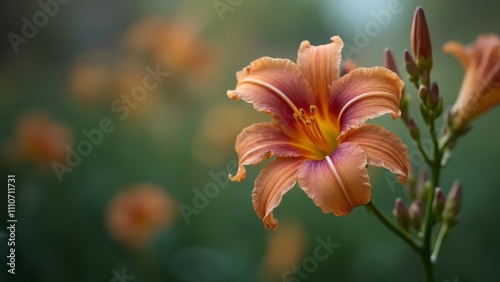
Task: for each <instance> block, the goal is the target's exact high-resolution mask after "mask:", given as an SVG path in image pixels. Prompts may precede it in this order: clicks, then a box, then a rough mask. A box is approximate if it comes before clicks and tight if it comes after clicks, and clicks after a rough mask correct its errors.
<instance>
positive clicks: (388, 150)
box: [341, 124, 411, 184]
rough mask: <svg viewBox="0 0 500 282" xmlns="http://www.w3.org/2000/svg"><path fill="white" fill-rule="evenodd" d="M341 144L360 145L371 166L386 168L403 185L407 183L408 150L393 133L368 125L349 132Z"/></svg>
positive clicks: (408, 170) (408, 168)
mask: <svg viewBox="0 0 500 282" xmlns="http://www.w3.org/2000/svg"><path fill="white" fill-rule="evenodd" d="M341 142H352V143H356V144H358V145H359V146H360V147H361V149H363V151H365V154H366V156H367V160H368V164H369V165H373V166H377V167H383V168H386V169H388V170H389V171H391V172H392V173H394V174H396V175H398V180H399V181H400V182H401V183H402V184H405V183H406V178H407V177H408V173H409V172H410V168H411V165H410V157H409V155H408V148H407V147H406V145H405V144H403V142H401V139H399V137H398V136H397V135H396V134H395V133H393V132H392V131H389V130H387V129H385V128H383V127H381V126H378V125H373V124H367V125H364V126H361V127H358V128H356V129H353V130H351V131H349V132H347V133H346V134H345V135H344V137H343V138H342V140H341Z"/></svg>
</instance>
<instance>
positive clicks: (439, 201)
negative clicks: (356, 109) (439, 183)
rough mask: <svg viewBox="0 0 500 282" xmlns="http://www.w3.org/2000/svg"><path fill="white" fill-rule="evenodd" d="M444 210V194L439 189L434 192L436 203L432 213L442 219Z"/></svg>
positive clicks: (433, 204)
mask: <svg viewBox="0 0 500 282" xmlns="http://www.w3.org/2000/svg"><path fill="white" fill-rule="evenodd" d="M443 209H444V194H443V191H442V190H441V188H439V187H437V188H436V189H435V190H434V201H433V203H432V212H433V213H434V214H435V215H436V216H437V217H441V213H442V212H443Z"/></svg>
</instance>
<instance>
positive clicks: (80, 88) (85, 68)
mask: <svg viewBox="0 0 500 282" xmlns="http://www.w3.org/2000/svg"><path fill="white" fill-rule="evenodd" d="M109 57H110V54H109V53H108V52H105V51H96V50H93V51H88V52H85V53H82V54H80V55H79V56H78V58H77V59H76V61H75V63H74V64H73V66H72V69H71V71H70V76H69V92H70V94H71V95H72V96H73V97H74V98H75V99H76V100H77V101H81V102H83V103H85V104H87V105H96V104H98V103H99V102H102V101H104V100H105V98H109V97H106V91H109V90H110V78H111V68H112V64H111V62H110V59H109Z"/></svg>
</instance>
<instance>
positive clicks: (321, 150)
mask: <svg viewBox="0 0 500 282" xmlns="http://www.w3.org/2000/svg"><path fill="white" fill-rule="evenodd" d="M317 111H318V109H317V108H316V106H315V105H311V106H310V107H309V114H308V113H306V111H305V110H304V109H303V108H301V109H300V110H298V112H295V113H294V114H293V117H294V118H295V120H296V121H297V122H298V126H297V129H298V131H299V140H298V141H299V142H300V143H301V147H303V148H304V149H305V150H307V151H308V152H309V153H310V155H308V156H307V157H309V158H310V159H314V160H322V159H323V158H324V157H325V156H328V155H330V154H331V153H332V152H333V151H335V148H337V145H338V141H337V136H338V131H337V130H336V129H335V127H334V126H333V125H330V124H329V123H328V122H327V121H326V120H323V119H320V118H319V117H320V116H319V115H318V117H316V112H317Z"/></svg>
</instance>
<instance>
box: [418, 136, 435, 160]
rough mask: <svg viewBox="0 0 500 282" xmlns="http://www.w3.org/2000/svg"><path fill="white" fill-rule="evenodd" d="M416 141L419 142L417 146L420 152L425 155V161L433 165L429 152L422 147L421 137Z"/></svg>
mask: <svg viewBox="0 0 500 282" xmlns="http://www.w3.org/2000/svg"><path fill="white" fill-rule="evenodd" d="M416 143H417V148H418V150H419V151H420V154H422V156H423V157H424V160H425V162H426V163H427V164H428V165H429V166H432V163H433V161H432V160H431V158H430V157H429V155H427V152H426V151H425V150H424V147H422V142H421V141H420V139H419V140H417V141H416Z"/></svg>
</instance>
